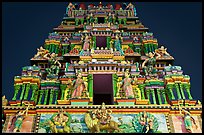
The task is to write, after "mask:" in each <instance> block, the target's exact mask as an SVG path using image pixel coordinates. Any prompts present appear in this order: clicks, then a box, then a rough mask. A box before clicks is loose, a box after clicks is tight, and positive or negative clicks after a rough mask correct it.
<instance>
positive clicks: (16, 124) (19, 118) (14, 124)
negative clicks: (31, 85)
mask: <svg viewBox="0 0 204 135" xmlns="http://www.w3.org/2000/svg"><path fill="white" fill-rule="evenodd" d="M29 107H30V104H28V106H27V107H26V110H23V111H18V112H17V113H16V115H15V116H14V117H13V118H12V120H11V125H10V131H13V132H20V130H21V127H22V124H23V120H24V119H25V117H26V116H27V115H28V109H29Z"/></svg>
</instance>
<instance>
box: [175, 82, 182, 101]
mask: <svg viewBox="0 0 204 135" xmlns="http://www.w3.org/2000/svg"><path fill="white" fill-rule="evenodd" d="M174 86H175V88H176V92H177V95H178V99H181V94H180V91H179V86H178V83H175V84H174Z"/></svg>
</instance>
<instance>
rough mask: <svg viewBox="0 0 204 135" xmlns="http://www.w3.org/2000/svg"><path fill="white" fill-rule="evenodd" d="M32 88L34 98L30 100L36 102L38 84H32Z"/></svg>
mask: <svg viewBox="0 0 204 135" xmlns="http://www.w3.org/2000/svg"><path fill="white" fill-rule="evenodd" d="M31 88H32V96H31V98H30V100H34V99H35V94H36V91H37V89H38V85H37V84H32V85H31Z"/></svg>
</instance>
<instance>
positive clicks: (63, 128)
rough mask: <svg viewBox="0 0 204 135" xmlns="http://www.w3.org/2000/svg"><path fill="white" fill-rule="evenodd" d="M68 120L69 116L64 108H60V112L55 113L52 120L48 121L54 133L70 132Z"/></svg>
mask: <svg viewBox="0 0 204 135" xmlns="http://www.w3.org/2000/svg"><path fill="white" fill-rule="evenodd" d="M68 122H69V116H68V114H67V113H66V112H65V111H63V109H60V111H58V114H56V115H53V117H52V118H51V120H49V121H48V123H49V125H50V129H51V131H52V133H70V127H69V126H68Z"/></svg>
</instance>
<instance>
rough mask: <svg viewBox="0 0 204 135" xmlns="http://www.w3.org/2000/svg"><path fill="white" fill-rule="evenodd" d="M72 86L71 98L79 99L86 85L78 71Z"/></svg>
mask: <svg viewBox="0 0 204 135" xmlns="http://www.w3.org/2000/svg"><path fill="white" fill-rule="evenodd" d="M71 85H72V86H73V90H74V91H73V93H72V96H71V97H72V98H81V96H82V92H83V91H84V90H86V83H85V81H84V80H83V79H82V74H81V71H78V73H77V79H76V80H74V81H73V82H72V84H71Z"/></svg>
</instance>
